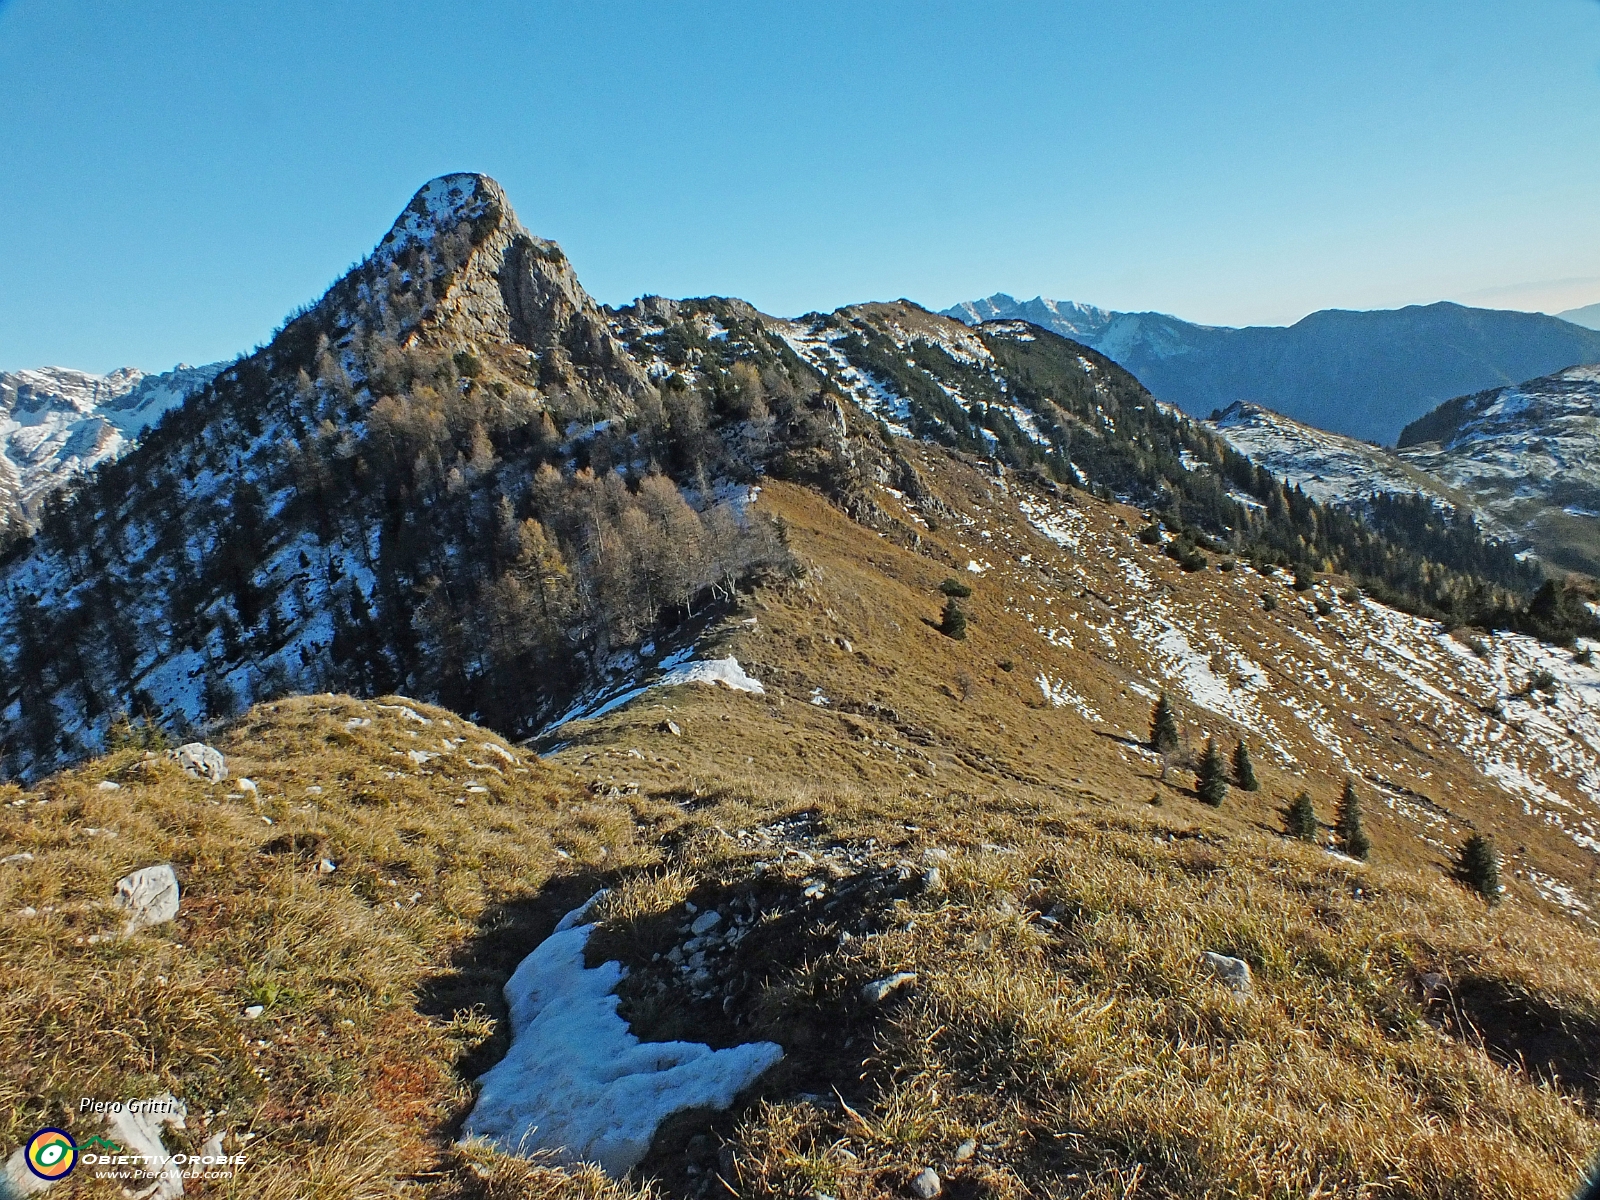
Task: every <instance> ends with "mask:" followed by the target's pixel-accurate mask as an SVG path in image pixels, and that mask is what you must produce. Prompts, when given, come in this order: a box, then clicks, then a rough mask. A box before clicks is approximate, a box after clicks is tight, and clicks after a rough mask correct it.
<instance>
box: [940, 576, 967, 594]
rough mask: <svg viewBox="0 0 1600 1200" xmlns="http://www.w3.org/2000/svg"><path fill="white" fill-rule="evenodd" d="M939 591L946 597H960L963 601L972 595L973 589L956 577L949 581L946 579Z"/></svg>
mask: <svg viewBox="0 0 1600 1200" xmlns="http://www.w3.org/2000/svg"><path fill="white" fill-rule="evenodd" d="M939 590H940V591H941V592H943V593H944V594H945V595H946V596H959V597H961V598H962V599H963V600H965V599H966V598H967V597H968V596H970V595H972V589H971V588H970V587H968V586H967V585H966V584H964V583H962V582H961V580H959V579H957V578H955V577H954V576H951V577H950V578H949V579H946V580H945V581H944V582H943V583H941V584H940V585H939Z"/></svg>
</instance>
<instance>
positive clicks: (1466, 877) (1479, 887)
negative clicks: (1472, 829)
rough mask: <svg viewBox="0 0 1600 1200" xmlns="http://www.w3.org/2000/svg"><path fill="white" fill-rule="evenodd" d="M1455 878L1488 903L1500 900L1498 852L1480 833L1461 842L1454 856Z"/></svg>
mask: <svg viewBox="0 0 1600 1200" xmlns="http://www.w3.org/2000/svg"><path fill="white" fill-rule="evenodd" d="M1456 878H1457V879H1458V880H1460V881H1461V882H1462V883H1464V884H1466V886H1467V887H1469V888H1471V889H1472V890H1473V891H1475V892H1477V893H1478V895H1480V896H1482V897H1483V898H1484V899H1485V900H1487V901H1488V902H1489V903H1490V904H1497V903H1499V901H1500V852H1499V851H1498V850H1496V849H1495V847H1494V843H1493V842H1492V841H1490V840H1489V839H1488V838H1486V837H1484V836H1483V834H1481V833H1475V834H1473V835H1472V836H1471V837H1469V838H1468V839H1467V840H1466V842H1464V843H1463V844H1462V847H1461V853H1460V855H1459V856H1458V857H1457V858H1456Z"/></svg>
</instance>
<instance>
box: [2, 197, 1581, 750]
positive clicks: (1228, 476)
mask: <svg viewBox="0 0 1600 1200" xmlns="http://www.w3.org/2000/svg"><path fill="white" fill-rule="evenodd" d="M897 435H904V436H916V437H921V438H925V439H928V440H932V441H935V442H939V443H942V444H945V445H947V446H949V447H950V448H951V450H952V451H953V452H956V453H961V454H966V455H969V456H981V458H982V459H984V460H988V461H990V462H991V463H992V464H993V469H994V470H997V471H1005V470H1006V469H1008V468H1010V469H1013V470H1019V471H1025V472H1028V473H1030V474H1031V475H1032V476H1033V477H1034V478H1035V479H1036V480H1038V481H1039V482H1040V484H1041V486H1046V487H1049V488H1052V489H1053V488H1057V487H1061V486H1066V487H1069V488H1079V489H1086V490H1091V491H1093V492H1095V493H1096V494H1097V495H1099V496H1101V497H1102V498H1106V499H1110V498H1116V499H1120V500H1123V501H1125V502H1130V503H1135V504H1139V505H1142V506H1144V507H1145V508H1146V509H1147V510H1149V511H1151V512H1154V513H1155V514H1157V516H1158V518H1159V521H1160V523H1161V524H1163V525H1165V527H1166V533H1165V534H1162V533H1161V532H1160V531H1159V530H1156V529H1155V528H1154V527H1152V530H1151V531H1147V532H1149V535H1150V537H1151V538H1153V539H1157V540H1166V541H1168V543H1169V553H1171V554H1172V555H1173V557H1175V558H1177V559H1178V560H1179V561H1180V562H1182V563H1183V564H1184V565H1185V566H1186V567H1189V568H1191V569H1201V568H1204V567H1206V566H1207V565H1209V560H1208V559H1207V555H1211V556H1214V557H1215V558H1216V560H1217V564H1216V565H1218V566H1219V567H1223V568H1224V569H1225V568H1227V567H1228V566H1230V565H1231V563H1232V560H1233V558H1235V557H1237V556H1249V557H1250V558H1251V559H1253V560H1254V561H1256V562H1258V563H1262V564H1274V565H1277V566H1281V567H1283V568H1285V569H1288V570H1290V571H1293V572H1295V573H1296V575H1297V576H1301V577H1305V578H1307V579H1309V578H1310V577H1311V576H1312V575H1313V574H1314V573H1315V572H1319V571H1336V572H1343V573H1344V574H1346V575H1348V576H1350V577H1351V578H1353V579H1354V580H1355V581H1356V582H1358V583H1360V584H1361V585H1362V586H1365V587H1367V588H1370V589H1371V590H1373V591H1374V592H1375V593H1377V594H1379V595H1381V596H1383V597H1385V598H1388V599H1391V600H1393V601H1394V602H1395V603H1397V604H1399V605H1401V606H1403V607H1407V608H1410V609H1412V610H1414V611H1417V612H1423V613H1431V614H1437V615H1440V616H1443V617H1446V618H1448V619H1449V620H1452V621H1474V620H1476V621H1484V622H1499V623H1503V624H1515V625H1518V626H1519V627H1525V628H1529V629H1532V630H1534V631H1536V632H1540V633H1542V634H1544V635H1546V636H1552V637H1557V638H1559V637H1563V636H1570V634H1571V632H1572V631H1573V628H1574V627H1575V623H1576V624H1578V625H1581V624H1582V623H1583V622H1584V621H1585V620H1587V621H1590V622H1592V617H1590V616H1589V614H1588V610H1586V609H1584V608H1583V607H1582V605H1581V604H1578V603H1576V601H1574V600H1572V599H1571V598H1570V597H1568V596H1567V595H1566V594H1565V593H1564V592H1562V591H1561V590H1560V589H1556V588H1554V587H1553V585H1546V586H1545V587H1544V588H1543V590H1542V591H1541V590H1540V589H1541V582H1542V577H1541V576H1540V574H1539V573H1538V571H1537V569H1536V568H1535V567H1532V566H1529V565H1527V564H1524V563H1522V562H1520V561H1518V560H1517V559H1516V557H1515V556H1514V555H1513V554H1512V553H1511V552H1510V550H1509V549H1507V548H1506V547H1503V546H1500V545H1499V544H1497V543H1492V542H1488V541H1485V539H1484V538H1483V537H1482V536H1481V535H1480V533H1479V531H1478V530H1477V528H1476V526H1475V525H1474V524H1473V523H1472V521H1471V520H1470V518H1468V517H1464V516H1461V515H1458V514H1456V513H1453V512H1451V511H1448V510H1443V509H1440V508H1438V507H1436V506H1433V505H1431V504H1429V503H1428V502H1426V501H1423V500H1420V499H1418V500H1415V501H1407V500H1405V499H1394V500H1392V501H1385V502H1384V503H1382V504H1378V505H1375V506H1374V508H1373V509H1372V512H1371V514H1370V515H1369V516H1368V517H1367V518H1365V519H1363V518H1362V517H1359V516H1357V515H1354V514H1353V513H1351V512H1348V511H1345V510H1342V509H1335V508H1329V507H1326V506H1323V505H1320V504H1317V503H1315V502H1313V501H1312V500H1310V499H1308V498H1307V497H1306V496H1305V495H1303V494H1302V493H1301V492H1300V491H1299V490H1298V489H1295V488H1286V487H1285V486H1284V485H1283V484H1282V483H1281V482H1280V481H1278V480H1276V479H1274V478H1273V477H1272V476H1271V475H1270V474H1268V473H1267V472H1266V471H1264V470H1261V469H1259V468H1258V467H1256V466H1255V465H1254V464H1252V463H1251V462H1250V461H1249V460H1248V459H1247V458H1245V457H1243V456H1242V455H1240V454H1238V453H1236V452H1235V451H1233V450H1231V449H1230V448H1229V447H1228V445H1227V444H1226V443H1225V442H1224V441H1223V440H1222V439H1221V438H1219V437H1218V436H1216V435H1215V434H1213V433H1211V432H1209V431H1207V430H1206V429H1204V428H1203V427H1202V426H1200V425H1198V424H1196V423H1194V422H1192V421H1189V420H1188V419H1187V418H1184V417H1183V416H1182V415H1181V414H1179V413H1177V412H1175V411H1173V410H1172V409H1170V408H1167V407H1165V406H1163V405H1160V404H1158V403H1157V402H1156V401H1155V400H1154V399H1153V398H1152V397H1151V395H1150V394H1149V393H1148V392H1147V391H1145V389H1144V388H1143V387H1141V386H1140V384H1139V383H1138V382H1137V381H1136V380H1135V379H1134V378H1133V377H1132V376H1131V375H1130V374H1128V372H1126V371H1125V370H1123V369H1121V368H1120V367H1118V366H1117V365H1116V364H1114V363H1113V362H1111V361H1110V359H1108V358H1106V357H1104V356H1102V355H1101V354H1098V353H1096V352H1095V351H1093V350H1090V349H1088V348H1086V347H1084V346H1081V345H1079V344H1077V343H1075V342H1072V341H1068V340H1067V339H1064V338H1061V337H1059V336H1057V335H1055V334H1053V333H1050V332H1048V331H1046V330H1043V329H1040V328H1038V327H1037V326H1033V325H1029V324H1026V323H1023V322H1018V321H1001V322H991V323H986V324H984V325H982V326H980V327H978V328H977V329H976V330H969V329H967V328H966V327H964V326H963V325H961V324H959V323H958V322H955V321H953V320H949V319H947V318H943V317H938V316H935V315H933V314H930V313H927V312H926V311H924V310H922V309H920V308H917V307H916V306H915V305H912V304H909V303H908V302H901V303H899V304H894V305H863V306H857V307H853V308H848V309H842V310H840V311H839V312H836V313H834V314H832V315H827V316H824V315H820V314H813V315H811V316H809V317H806V318H802V319H800V320H798V321H783V320H777V319H774V318H769V317H766V316H763V315H762V314H760V313H758V312H756V311H755V310H754V309H752V308H750V307H749V306H748V305H746V304H743V303H742V302H739V301H736V300H721V299H707V300H696V301H681V302H673V301H667V300H662V299H659V298H646V299H644V300H641V301H640V302H638V303H637V304H635V305H633V306H631V307H629V308H625V309H621V310H615V311H613V310H606V309H603V308H601V307H600V306H599V305H597V304H596V303H595V302H594V301H593V300H592V299H591V298H590V297H589V296H588V295H587V293H585V292H584V290H583V288H582V287H581V285H580V284H579V283H578V281H577V278H576V276H575V274H574V273H573V270H572V268H571V265H570V264H569V262H568V261H567V259H566V257H565V256H564V255H563V254H562V252H561V250H560V248H559V247H557V246H556V245H555V244H554V243H552V242H549V241H545V240H542V239H540V238H537V237H534V236H533V235H531V234H529V233H528V232H527V231H526V230H525V229H523V227H522V226H521V225H520V224H519V223H518V221H517V219H516V217H515V215H514V214H513V213H512V211H511V208H510V206H509V204H508V203H507V201H506V198H505V196H504V194H503V192H502V191H501V189H500V188H499V186H498V185H497V184H495V183H494V182H493V181H492V180H489V179H487V178H485V177H482V176H477V175H452V176H445V177H443V178H441V179H437V180H434V181H432V182H431V183H429V184H428V185H427V186H426V187H424V188H423V189H422V190H421V191H420V192H419V193H418V194H417V196H416V197H415V198H414V199H413V200H412V202H411V203H410V205H408V206H407V208H406V210H405V212H404V213H402V215H401V217H400V219H399V220H398V221H397V222H396V224H395V226H394V228H393V229H392V230H391V231H390V232H389V234H388V235H387V236H386V237H385V238H384V239H383V241H382V242H381V243H380V244H379V246H378V248H377V249H376V250H375V251H374V253H373V254H372V255H371V256H370V257H368V258H367V259H366V260H365V261H364V262H362V263H361V264H360V265H358V266H357V267H355V268H354V269H352V270H351V272H350V273H349V274H348V275H346V276H345V277H344V278H343V279H341V280H340V281H339V282H338V283H337V284H335V285H334V287H333V288H331V289H330V290H329V292H328V294H327V295H326V296H325V297H323V298H322V300H320V301H319V302H318V303H317V304H315V305H313V306H312V307H310V308H309V309H306V310H305V311H302V312H299V313H296V314H294V315H293V316H292V317H291V318H290V319H289V320H288V321H287V322H286V323H285V325H284V326H283V327H282V328H281V329H280V330H279V331H278V332H277V333H276V334H275V335H274V336H273V337H272V339H271V340H270V342H269V343H268V344H267V345H266V346H265V347H264V348H262V349H260V350H258V351H257V352H256V353H254V354H252V355H250V356H248V357H246V358H244V359H242V360H240V361H239V362H237V363H235V364H233V365H231V366H230V367H228V368H227V369H225V370H224V371H222V372H221V373H220V374H219V375H217V377H216V378H215V379H214V380H213V381H212V382H211V383H210V384H209V386H207V387H206V388H205V389H204V390H203V391H202V392H200V393H198V394H197V395H195V396H193V397H191V398H190V399H189V400H187V401H186V402H185V403H184V404H183V405H182V406H181V407H180V408H176V409H173V410H172V411H170V412H168V413H167V414H166V415H165V416H164V417H163V418H162V419H161V421H160V422H159V423H158V424H157V425H155V426H154V427H153V428H152V429H151V430H149V431H148V433H147V434H146V435H145V436H144V438H143V440H142V442H141V443H140V445H139V446H138V447H137V449H135V450H134V451H133V452H132V453H129V454H128V455H126V456H125V457H123V458H121V459H120V460H118V461H115V462H111V463H107V464H105V465H102V466H101V467H100V468H99V469H98V470H97V471H96V472H95V473H93V474H92V475H90V476H87V477H86V478H85V479H84V480H83V481H82V482H81V483H79V484H78V485H76V486H75V487H73V488H71V489H70V490H68V491H67V492H64V493H62V494H60V495H58V496H57V497H55V498H54V499H52V500H51V501H50V502H49V503H48V504H47V505H46V506H45V509H44V512H43V514H42V517H41V520H40V528H39V530H38V532H37V534H35V535H34V536H33V537H31V538H29V539H28V540H26V541H24V542H22V543H20V544H18V545H17V546H15V547H14V548H13V549H12V550H11V551H10V552H9V554H8V561H7V562H6V563H5V564H4V565H3V566H0V717H3V721H4V724H3V727H0V729H3V733H0V736H3V737H4V744H3V747H0V754H3V767H4V770H5V771H6V773H8V774H13V775H24V776H28V775H35V774H37V773H39V772H41V771H44V770H46V769H49V768H51V767H53V766H54V765H56V764H59V763H61V762H63V761H67V760H71V759H73V758H76V757H79V756H81V755H83V754H85V753H88V752H91V751H93V750H94V749H96V748H98V747H100V746H101V745H103V744H104V740H105V736H106V731H107V730H108V728H109V727H110V725H111V722H112V721H113V719H114V718H115V717H116V715H117V714H119V713H131V714H133V715H134V716H136V717H141V716H142V717H144V718H145V719H147V720H149V721H152V722H157V723H161V724H164V725H168V726H175V727H179V728H181V727H183V726H185V725H189V724H195V723H199V722H203V721H205V720H207V719H210V718H218V717H225V716H231V715H233V714H235V713H237V712H239V711H241V710H242V709H243V708H244V707H245V706H247V705H248V704H250V703H252V702H254V701H256V700H259V699H262V698H266V697H273V696H278V695H283V694H287V693H291V692H302V691H313V690H319V691H320V690H343V691H350V692H355V693H359V694H365V695H379V694H383V693H385V692H390V691H402V692H405V693H407V694H409V695H413V696H417V697H421V698H426V699H429V700H433V701H437V702H439V703H441V704H444V705H448V706H450V707H452V708H454V709H456V710H458V711H461V712H464V713H469V714H472V715H473V716H474V718H475V719H478V720H481V721H483V722H484V723H486V724H489V725H491V726H493V727H494V728H496V729H499V730H501V731H502V732H504V733H506V734H508V735H511V736H520V735H525V734H528V733H531V732H534V731H536V730H537V729H539V728H540V727H541V726H542V725H543V724H544V723H545V722H547V721H548V720H549V719H550V718H551V717H552V716H553V715H554V713H556V712H557V711H559V709H560V707H561V706H562V705H563V704H564V703H565V702H567V701H570V699H571V698H572V696H573V695H574V693H575V692H577V691H578V690H579V689H580V688H581V687H582V686H583V685H584V683H585V681H586V680H589V679H591V678H592V677H593V676H594V674H595V673H596V672H597V671H598V670H599V669H600V668H601V667H603V666H604V665H605V664H606V663H608V662H611V661H615V660H616V659H617V658H618V656H619V655H620V654H623V653H624V652H626V651H628V649H629V648H631V647H636V646H638V645H640V644H641V643H643V642H646V641H652V640H656V639H663V638H665V639H670V638H672V637H674V635H675V634H676V633H677V632H679V631H680V630H682V629H684V628H685V627H686V626H692V625H693V623H694V622H697V621H701V620H703V619H705V618H706V616H707V615H708V613H709V612H715V611H717V610H718V609H719V607H720V606H724V605H726V604H727V603H728V602H729V601H731V599H732V597H733V595H734V592H735V591H736V590H737V589H739V588H741V587H748V586H751V585H752V584H753V583H755V582H758V581H760V580H761V579H763V578H782V577H786V576H789V575H791V574H793V573H794V572H795V571H796V569H797V564H796V563H795V562H794V561H793V558H792V555H791V553H790V551H789V550H788V548H787V546H786V544H785V533H784V530H783V528H782V527H781V526H780V525H778V524H777V523H775V522H771V521H769V520H768V519H766V518H764V517H762V516H761V515H759V510H757V509H753V508H752V507H751V505H750V503H749V502H750V500H751V498H752V495H753V489H755V488H758V487H759V486H760V483H761V481H762V479H763V478H766V477H773V478H781V479H785V480H792V481H795V482H798V483H802V484H805V485H809V486H812V487H815V488H817V489H819V490H820V491H821V492H822V493H823V494H824V495H826V496H827V497H828V498H829V499H830V500H831V501H832V502H834V503H835V504H837V505H839V506H840V507H841V508H843V509H844V510H845V511H846V512H848V513H850V514H851V515H852V516H854V517H855V518H856V519H857V520H859V521H863V522H866V523H869V524H872V523H878V524H880V525H881V526H882V528H883V529H884V532H885V535H886V536H892V537H895V538H897V539H904V538H905V537H907V536H914V535H907V534H906V532H905V530H904V528H903V527H895V526H894V525H893V523H892V522H888V521H886V520H884V519H883V514H882V513H881V511H880V510H879V509H878V507H877V506H876V504H875V502H874V501H873V500H872V499H871V495H872V488H871V486H869V485H874V484H887V485H892V486H893V487H895V488H896V489H899V490H901V491H902V492H903V493H905V494H908V495H913V496H914V495H916V494H917V493H918V492H919V489H920V484H919V479H918V475H917V471H916V469H915V468H914V467H913V466H912V465H911V464H910V463H909V462H908V461H907V460H906V459H905V457H904V456H903V455H902V454H901V453H899V452H898V450H897V445H899V444H900V443H899V437H898V436H897ZM1535 592H1538V593H1539V594H1538V596H1537V597H1535V600H1534V603H1533V604H1531V605H1530V604H1529V597H1530V596H1533V595H1534V593H1535Z"/></svg>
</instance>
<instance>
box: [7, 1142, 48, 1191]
mask: <svg viewBox="0 0 1600 1200" xmlns="http://www.w3.org/2000/svg"><path fill="white" fill-rule="evenodd" d="M53 1182H54V1180H50V1179H40V1178H39V1176H37V1175H35V1174H34V1173H33V1171H32V1170H31V1169H29V1167H28V1148H27V1147H26V1146H18V1147H17V1148H16V1150H15V1151H14V1152H13V1153H12V1155H11V1157H10V1158H8V1159H6V1161H5V1166H4V1168H0V1200H12V1197H17V1198H18V1200H20V1198H21V1197H23V1196H36V1195H38V1194H39V1193H40V1192H42V1191H44V1190H45V1188H47V1187H49V1186H50V1185H51V1184H52V1183H53Z"/></svg>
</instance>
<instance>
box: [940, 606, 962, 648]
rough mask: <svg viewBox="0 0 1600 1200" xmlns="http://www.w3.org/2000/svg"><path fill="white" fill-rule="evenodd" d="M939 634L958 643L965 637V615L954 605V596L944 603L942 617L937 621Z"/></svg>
mask: <svg viewBox="0 0 1600 1200" xmlns="http://www.w3.org/2000/svg"><path fill="white" fill-rule="evenodd" d="M939 632H940V633H942V634H944V635H945V637H947V638H954V639H955V640H956V641H958V642H959V641H962V640H963V639H964V638H965V637H966V636H967V614H966V613H965V612H963V611H962V608H961V606H960V605H959V604H957V603H956V598H955V597H954V596H951V597H950V599H948V600H946V601H945V602H944V616H943V617H942V618H941V620H940V621H939Z"/></svg>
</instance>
